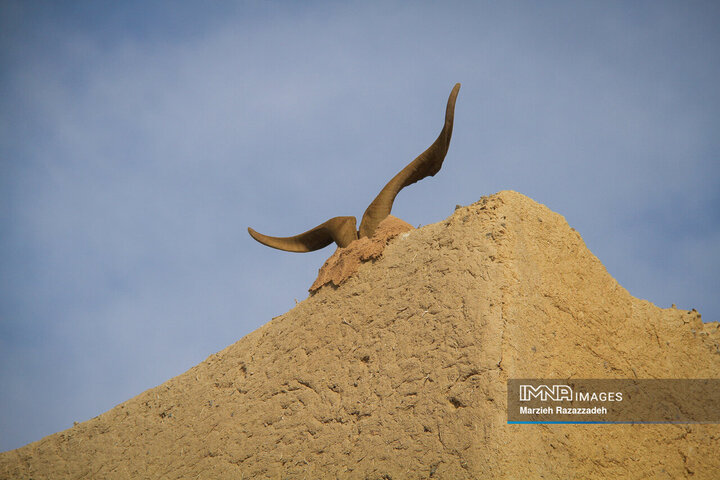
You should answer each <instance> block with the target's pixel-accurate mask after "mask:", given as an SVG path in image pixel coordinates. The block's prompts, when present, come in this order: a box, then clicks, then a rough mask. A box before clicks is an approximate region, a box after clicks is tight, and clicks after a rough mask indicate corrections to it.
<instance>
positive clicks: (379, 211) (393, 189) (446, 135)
mask: <svg viewBox="0 0 720 480" xmlns="http://www.w3.org/2000/svg"><path fill="white" fill-rule="evenodd" d="M459 91H460V84H459V83H456V84H455V87H453V89H452V92H450V97H449V98H448V102H447V107H446V109H445V124H444V125H443V128H442V130H441V131H440V135H439V136H438V137H437V139H436V140H435V142H433V144H432V145H430V147H429V148H428V149H427V150H425V151H424V152H423V153H421V154H420V155H419V156H418V157H417V158H416V159H415V160H413V161H412V162H410V163H409V164H408V165H407V166H406V167H405V168H403V169H402V170H400V173H398V174H397V175H395V176H394V177H393V179H392V180H390V181H389V182H388V184H387V185H385V187H384V188H383V189H382V190H381V191H380V193H379V194H378V196H377V197H375V200H373V201H372V203H371V204H370V206H369V207H368V208H367V210H365V213H364V214H363V217H362V221H361V222H360V232H359V235H360V237H372V235H373V233H374V232H375V229H376V228H377V226H378V225H379V224H380V222H382V221H383V220H384V219H385V217H387V216H388V215H390V211H391V210H392V206H393V202H394V201H395V197H396V196H397V194H398V193H400V190H402V189H403V188H405V187H407V186H408V185H412V184H413V183H415V182H417V181H419V180H422V179H423V178H425V177H432V176H434V175H435V174H436V173H437V172H439V171H440V168H441V167H442V164H443V160H445V155H446V154H447V151H448V147H449V146H450V138H451V137H452V130H453V118H454V116H455V100H456V99H457V95H458V92H459Z"/></svg>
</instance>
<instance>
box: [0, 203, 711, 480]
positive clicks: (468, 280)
mask: <svg viewBox="0 0 720 480" xmlns="http://www.w3.org/2000/svg"><path fill="white" fill-rule="evenodd" d="M706 328H707V330H708V331H705V329H706ZM718 341H719V339H718V336H717V325H710V324H708V326H703V324H702V322H701V321H700V317H699V315H698V314H697V312H694V311H684V310H678V309H660V308H658V307H656V306H654V305H652V304H651V303H649V302H647V301H643V300H639V299H636V298H634V297H632V296H631V295H630V294H629V293H628V292H627V291H626V290H625V289H623V288H622V287H621V286H620V285H618V283H617V282H616V281H615V280H614V279H613V278H612V277H611V276H610V275H609V274H608V273H607V271H606V270H605V268H604V267H603V265H602V264H601V263H600V261H599V260H598V259H597V258H596V257H595V256H593V255H592V253H590V251H588V249H587V248H586V246H585V244H584V243H583V241H582V239H581V238H580V235H579V234H578V233H577V232H575V231H574V230H573V229H572V228H570V226H568V224H567V223H566V222H565V220H564V219H563V217H561V216H560V215H558V214H555V213H553V212H551V211H550V210H549V209H547V208H546V207H544V206H543V205H540V204H538V203H535V202H534V201H532V200H530V199H529V198H527V197H525V196H523V195H521V194H518V193H515V192H509V191H505V192H500V193H498V194H495V195H493V196H490V197H485V198H483V199H481V200H480V201H479V202H477V203H475V204H473V205H470V206H468V207H462V208H459V209H457V210H456V211H455V212H454V213H453V214H452V215H451V216H450V217H449V218H447V219H446V220H445V221H442V222H440V223H437V224H434V225H429V226H426V227H423V228H421V229H418V230H412V231H410V232H407V233H406V234H402V235H399V236H397V237H396V238H395V239H394V240H392V241H391V242H390V243H389V244H388V245H387V246H386V247H385V249H384V251H383V253H382V255H381V256H379V257H378V258H376V259H375V260H374V261H373V262H368V263H365V264H362V265H360V266H359V268H358V269H357V272H355V273H354V274H353V275H352V276H350V277H349V278H347V279H346V280H345V281H344V282H341V284H340V286H339V287H337V288H321V289H319V290H318V291H317V292H316V293H315V294H314V295H312V296H311V297H309V298H308V299H306V300H305V301H303V302H301V303H300V304H298V305H297V307H295V308H294V309H292V310H291V311H289V312H288V313H286V314H284V315H282V316H280V317H277V318H275V319H273V320H272V321H270V322H269V323H267V324H266V325H264V326H263V327H261V328H259V329H258V330H256V331H255V332H253V333H251V334H249V335H247V336H246V337H244V338H243V339H241V340H240V341H238V342H237V343H235V344H234V345H232V346H230V347H228V348H226V349H225V350H223V351H221V352H219V353H217V354H215V355H211V356H210V357H209V358H208V359H207V360H206V361H204V362H203V363H201V364H200V365H198V366H196V367H194V368H192V369H190V370H189V371H188V372H186V373H184V374H182V375H180V376H178V377H175V378H173V379H171V380H169V381H168V382H166V383H165V384H163V385H160V386H158V387H156V388H154V389H151V390H148V391H146V392H144V393H142V394H141V395H139V396H137V397H135V398H133V399H131V400H129V401H127V402H125V403H123V404H121V405H119V406H117V407H115V408H114V409H112V410H110V411H108V412H106V413H104V414H102V415H100V416H99V417H96V418H94V419H92V420H90V421H87V422H84V423H81V424H79V425H77V426H75V427H74V428H71V429H69V430H66V431H64V432H60V433H57V434H54V435H51V436H48V437H46V438H44V439H42V440H40V441H38V442H35V443H32V444H30V445H27V446H25V447H22V448H20V449H17V450H14V451H11V452H6V453H3V454H2V455H0V477H2V478H59V477H62V478H138V477H145V478H155V477H162V478H196V477H199V478H325V477H331V478H335V477H338V478H429V477H432V478H538V477H546V478H556V477H561V478H562V477H570V476H572V477H578V478H604V477H610V478H640V477H643V478H680V477H686V476H691V475H692V476H694V477H695V478H711V477H712V475H713V472H717V471H719V470H720V460H719V459H718V457H717V452H716V447H717V439H718V436H719V435H720V431H719V430H718V427H717V426H716V425H610V426H602V425H600V426H598V425H508V424H507V423H506V420H507V414H506V398H507V397H506V381H507V379H509V378H570V377H572V378H717V377H718V376H720V350H719V348H718Z"/></svg>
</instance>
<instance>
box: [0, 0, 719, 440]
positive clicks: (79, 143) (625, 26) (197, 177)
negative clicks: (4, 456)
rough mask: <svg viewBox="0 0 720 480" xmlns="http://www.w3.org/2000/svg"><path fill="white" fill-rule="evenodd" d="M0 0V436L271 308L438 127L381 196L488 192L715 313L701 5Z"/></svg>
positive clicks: (300, 283)
mask: <svg viewBox="0 0 720 480" xmlns="http://www.w3.org/2000/svg"><path fill="white" fill-rule="evenodd" d="M146 3H150V2H72V5H68V2H31V1H30V2H26V1H4V2H2V4H0V62H2V63H1V64H0V382H2V383H1V384H2V388H1V389H0V450H7V449H11V448H15V447H19V446H21V445H23V444H25V443H27V442H30V441H34V440H38V439H39V438H41V437H42V436H44V435H47V434H50V433H53V432H55V431H58V430H62V429H65V428H68V427H70V426H72V423H73V421H83V420H87V419H89V418H91V417H93V416H95V415H98V414H99V413H102V412H104V411H106V410H108V409H109V408H111V407H113V406H114V405H116V404H118V403H120V402H123V401H125V400H127V399H129V398H131V397H133V396H135V395H136V394H139V393H141V392H142V391H144V390H145V389H147V388H150V387H153V386H155V385H158V384H160V383H162V382H164V381H165V380H167V379H169V378H170V377H172V376H175V375H178V374H180V373H182V372H184V371H185V370H187V369H188V368H190V367H192V366H193V365H195V364H197V363H199V362H201V361H202V360H204V359H205V358H206V357H207V356H208V355H210V354H212V353H214V352H216V351H218V350H220V349H222V348H224V347H225V346H227V345H229V344H232V343H234V342H235V341H236V340H238V339H239V338H241V337H242V336H243V335H245V334H247V333H249V332H250V331H252V330H254V329H256V328H257V327H259V326H260V325H262V324H263V323H265V322H267V321H268V320H270V318H271V317H273V316H276V315H279V314H282V313H284V312H285V311H287V310H289V309H290V308H292V306H293V305H294V303H295V299H297V300H302V299H304V298H306V296H307V288H308V287H309V286H310V284H311V283H312V281H313V280H314V278H315V275H316V273H317V269H318V268H319V267H320V266H321V265H322V263H323V261H324V260H325V259H326V258H327V257H328V256H329V255H330V254H331V253H332V248H330V247H329V248H327V249H325V250H321V251H320V252H315V253H310V254H291V253H283V252H279V251H276V250H272V249H269V248H266V247H263V246H261V245H259V244H257V243H255V242H254V241H253V240H252V239H251V238H250V237H249V236H248V235H247V231H246V228H247V227H248V226H252V227H253V228H255V229H257V230H258V231H260V232H263V233H267V234H270V235H291V234H295V233H299V232H302V231H305V230H307V229H308V228H310V227H313V226H315V225H317V224H319V223H321V222H323V221H325V220H326V219H328V218H330V217H332V216H336V215H356V216H358V217H360V216H361V215H362V212H363V211H364V209H365V207H366V206H367V205H368V203H369V202H370V201H371V200H372V199H373V198H374V196H375V195H376V194H377V193H378V192H379V190H380V188H382V186H383V185H384V183H385V182H386V181H387V180H388V179H389V178H391V177H392V175H394V174H395V173H396V172H397V171H398V170H399V169H400V168H402V167H403V166H404V165H405V164H407V163H408V162H409V161H410V160H412V159H413V158H414V157H415V156H416V155H417V154H419V153H420V152H421V151H423V150H424V149H425V148H426V147H427V146H428V145H429V144H430V143H431V142H432V141H433V140H434V139H435V137H436V136H437V133H438V132H439V130H440V127H441V126H442V119H443V113H444V108H445V102H446V100H447V95H448V94H449V92H450V89H451V88H452V86H453V85H454V84H455V82H461V83H462V84H463V87H462V89H461V91H460V95H459V98H458V102H457V109H456V117H455V130H454V133H453V140H452V144H451V146H450V151H449V153H448V156H447V158H446V161H445V164H444V166H443V169H442V171H441V172H440V173H439V174H438V175H436V176H435V177H434V178H432V179H428V180H425V181H423V182H421V183H418V184H416V185H413V186H412V187H410V188H408V189H406V190H404V191H403V192H402V193H401V194H400V195H399V196H398V199H397V201H396V203H395V207H394V209H393V214H394V215H396V216H399V217H401V218H403V219H404V220H406V221H408V222H410V223H412V224H414V225H416V226H417V225H419V224H429V223H433V222H437V221H440V220H442V219H444V218H445V217H447V216H448V215H450V214H451V213H452V211H453V208H454V206H455V205H456V204H463V205H467V204H470V203H472V202H475V201H477V200H478V199H479V198H480V197H481V196H483V195H487V194H491V193H495V192H497V191H500V190H506V189H512V190H517V191H519V192H521V193H523V194H525V195H528V196H529V197H531V198H533V199H535V200H536V201H538V202H540V203H544V204H545V205H547V206H548V207H550V208H551V209H553V210H554V211H556V212H558V213H560V214H562V215H564V216H565V218H566V219H567V220H568V222H569V223H570V225H571V226H573V227H575V228H576V229H577V230H578V231H579V232H580V234H581V235H582V236H583V238H584V240H585V242H586V243H587V245H588V246H589V248H590V249H591V250H592V252H593V253H594V254H595V255H597V256H598V257H599V258H600V260H601V261H602V262H603V263H604V264H605V266H606V267H607V269H608V271H609V272H610V274H611V275H613V276H614V277H615V278H616V279H617V280H618V281H619V282H620V283H621V284H622V285H623V286H624V287H625V288H627V289H628V290H629V291H630V293H632V294H633V295H635V296H637V297H640V298H645V299H647V300H650V301H652V302H653V303H655V304H657V305H659V306H662V307H669V306H670V304H671V303H676V304H677V305H678V307H680V308H685V309H690V308H697V309H698V310H699V311H700V312H701V313H702V314H703V319H704V320H706V321H717V320H720V318H718V317H719V314H720V296H719V295H717V292H718V291H719V290H720V288H719V287H720V284H719V282H718V279H717V274H718V272H719V271H720V213H719V212H720V209H719V208H718V207H720V188H719V187H720V161H718V160H719V158H718V156H719V153H718V152H720V135H718V131H720V90H718V88H717V85H718V84H720V50H719V49H718V48H717V46H718V45H720V8H719V7H718V4H717V2H674V3H672V2H659V1H651V2H404V3H401V2H397V3H396V2H327V3H325V2H302V5H300V3H295V2H286V3H285V2H272V3H271V2H184V3H182V4H178V3H176V2H152V4H151V5H147V4H146Z"/></svg>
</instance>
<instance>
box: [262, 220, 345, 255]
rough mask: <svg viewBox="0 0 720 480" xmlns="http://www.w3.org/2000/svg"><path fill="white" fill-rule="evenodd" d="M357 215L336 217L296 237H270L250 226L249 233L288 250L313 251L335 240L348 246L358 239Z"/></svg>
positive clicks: (341, 245)
mask: <svg viewBox="0 0 720 480" xmlns="http://www.w3.org/2000/svg"><path fill="white" fill-rule="evenodd" d="M355 223H356V220H355V217H334V218H331V219H330V220H328V221H327V222H325V223H321V224H320V225H318V226H317V227H315V228H313V229H310V230H308V231H307V232H305V233H301V234H300V235H295V236H294V237H270V236H268V235H263V234H262V233H258V232H256V231H255V230H253V229H252V228H250V227H248V233H250V236H251V237H253V238H254V239H255V240H257V241H258V242H260V243H262V244H263V245H267V246H268V247H272V248H277V249H278V250H285V251H286V252H312V251H315V250H320V249H321V248H323V247H327V246H328V245H330V244H331V243H332V242H333V241H334V242H335V243H337V245H338V246H339V247H347V246H348V245H350V243H351V242H352V241H353V240H357V230H355Z"/></svg>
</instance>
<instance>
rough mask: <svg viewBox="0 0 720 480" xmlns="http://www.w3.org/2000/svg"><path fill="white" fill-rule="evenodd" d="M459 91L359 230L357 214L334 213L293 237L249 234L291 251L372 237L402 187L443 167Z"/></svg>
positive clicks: (368, 211)
mask: <svg viewBox="0 0 720 480" xmlns="http://www.w3.org/2000/svg"><path fill="white" fill-rule="evenodd" d="M459 91H460V84H459V83H456V84H455V87H453V89H452V92H450V97H449V98H448V102H447V107H446V109H445V124H444V125H443V128H442V130H441V131H440V135H438V137H437V139H436V140H435V141H434V142H433V144H432V145H430V147H428V149H427V150H425V151H424V152H423V153H421V154H420V155H418V157H417V158H415V160H413V161H412V162H410V163H409V164H408V165H407V166H406V167H405V168H403V169H402V170H400V172H399V173H398V174H397V175H395V176H394V177H393V178H392V180H390V181H389V182H388V183H387V185H385V187H384V188H383V189H382V190H381V191H380V193H379V194H378V195H377V197H375V200H373V201H372V203H371V204H370V205H369V206H368V208H367V209H366V210H365V213H364V214H363V217H362V221H361V222H360V230H359V231H357V230H355V224H356V219H355V217H334V218H331V219H330V220H328V221H327V222H325V223H322V224H320V225H318V226H317V227H315V228H313V229H310V230H308V231H307V232H305V233H301V234H300V235H295V236H294V237H270V236H268V235H263V234H262V233H258V232H256V231H255V230H253V229H252V228H249V227H248V232H249V233H250V236H252V237H253V238H254V239H255V240H257V241H258V242H260V243H262V244H263V245H267V246H268V247H272V248H277V249H279V250H285V251H288V252H312V251H314V250H319V249H321V248H323V247H326V246H328V245H330V243H332V242H333V241H334V242H335V243H336V244H337V245H338V247H341V248H344V247H347V246H348V245H350V243H352V242H353V241H355V240H357V239H358V238H359V237H372V235H373V233H374V232H375V229H376V228H377V226H378V225H380V222H382V221H383V220H384V219H385V218H386V217H387V216H388V215H390V212H391V210H392V206H393V202H394V201H395V197H396V196H397V194H398V193H400V190H402V189H403V188H405V187H407V186H408V185H412V184H413V183H415V182H418V181H420V180H422V179H423V178H425V177H432V176H434V175H435V174H436V173H437V172H439V171H440V168H442V164H443V160H445V155H446V154H447V151H448V147H449V146H450V138H451V137H452V130H453V118H454V116H455V100H456V99H457V96H458V92H459Z"/></svg>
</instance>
